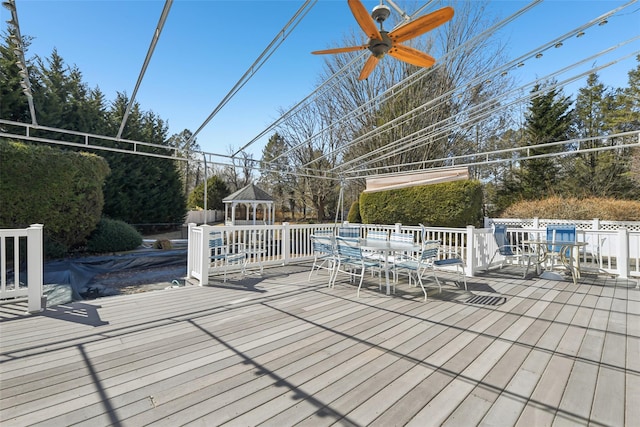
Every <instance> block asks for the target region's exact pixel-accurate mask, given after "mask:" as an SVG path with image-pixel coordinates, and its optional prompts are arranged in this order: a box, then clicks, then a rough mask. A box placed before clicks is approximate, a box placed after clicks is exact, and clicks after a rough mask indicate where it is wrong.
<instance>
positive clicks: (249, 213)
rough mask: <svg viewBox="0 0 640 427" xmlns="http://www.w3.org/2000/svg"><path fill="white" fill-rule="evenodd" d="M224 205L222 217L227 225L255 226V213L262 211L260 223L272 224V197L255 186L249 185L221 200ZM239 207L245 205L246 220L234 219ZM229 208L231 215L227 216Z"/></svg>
mask: <svg viewBox="0 0 640 427" xmlns="http://www.w3.org/2000/svg"><path fill="white" fill-rule="evenodd" d="M222 202H223V203H224V217H225V223H226V224H227V225H248V224H251V225H255V224H256V222H257V218H256V217H257V213H258V212H259V211H260V210H261V209H262V212H263V217H262V221H263V222H264V223H265V224H273V219H274V215H275V212H274V207H273V197H271V196H270V195H269V194H267V192H266V191H264V190H263V189H261V188H259V187H257V186H256V185H255V184H249V185H247V186H246V187H244V188H241V189H240V190H238V191H236V192H235V193H233V194H230V195H229V196H227V197H225V198H224V199H222ZM239 205H245V207H246V218H245V219H240V220H239V219H236V208H237V207H238V206H239ZM229 206H231V214H229Z"/></svg>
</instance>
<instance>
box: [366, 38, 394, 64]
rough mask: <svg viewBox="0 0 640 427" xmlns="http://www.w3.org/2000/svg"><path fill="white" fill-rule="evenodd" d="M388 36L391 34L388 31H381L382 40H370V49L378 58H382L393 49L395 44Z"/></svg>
mask: <svg viewBox="0 0 640 427" xmlns="http://www.w3.org/2000/svg"><path fill="white" fill-rule="evenodd" d="M388 34H389V33H388V32H387V31H380V35H381V36H382V40H378V39H369V46H368V49H369V50H370V51H371V53H372V54H373V56H375V57H376V58H382V57H383V56H384V55H385V54H386V53H387V52H389V49H391V46H392V45H393V42H392V41H391V38H390V37H389V35H388Z"/></svg>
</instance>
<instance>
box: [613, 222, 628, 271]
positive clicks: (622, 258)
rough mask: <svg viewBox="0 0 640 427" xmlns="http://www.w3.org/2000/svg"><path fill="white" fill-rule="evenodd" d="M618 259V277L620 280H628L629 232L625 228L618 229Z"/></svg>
mask: <svg viewBox="0 0 640 427" xmlns="http://www.w3.org/2000/svg"><path fill="white" fill-rule="evenodd" d="M618 241H619V243H618V259H617V260H616V267H617V269H618V276H619V277H620V278H621V279H628V278H629V230H627V229H626V228H620V229H618Z"/></svg>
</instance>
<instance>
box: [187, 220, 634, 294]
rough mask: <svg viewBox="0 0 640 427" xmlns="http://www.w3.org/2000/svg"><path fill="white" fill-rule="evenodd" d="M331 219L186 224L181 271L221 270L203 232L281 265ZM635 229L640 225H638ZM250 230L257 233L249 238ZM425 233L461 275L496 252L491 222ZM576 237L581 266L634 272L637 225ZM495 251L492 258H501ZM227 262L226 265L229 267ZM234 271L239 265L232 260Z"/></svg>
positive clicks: (537, 232) (520, 231)
mask: <svg viewBox="0 0 640 427" xmlns="http://www.w3.org/2000/svg"><path fill="white" fill-rule="evenodd" d="M352 225H357V226H359V227H360V235H361V237H364V236H366V233H367V231H368V230H387V231H390V230H397V231H402V232H409V233H412V234H414V236H415V240H416V241H420V239H421V231H422V230H421V228H420V227H416V226H403V225H401V224H394V225H385V224H363V225H360V224H352ZM335 227H336V225H335V224H289V223H284V224H282V225H266V226H265V225H260V226H251V225H243V226H205V225H203V226H196V225H195V224H190V225H189V255H188V259H189V261H188V266H187V276H188V278H195V279H197V280H198V281H199V282H200V284H203V285H204V284H207V283H208V280H209V276H210V275H217V274H221V273H222V269H221V268H220V266H219V265H216V264H211V263H210V260H209V255H210V254H209V245H208V236H209V232H210V231H211V230H213V229H215V230H216V231H223V232H224V233H225V236H226V239H225V241H226V242H227V245H228V246H229V248H232V247H235V246H236V245H237V243H243V244H244V245H245V247H246V249H247V251H248V252H249V254H250V255H249V257H248V262H247V266H246V269H247V270H248V271H249V272H250V271H252V270H255V269H258V268H262V267H264V266H269V265H284V264H288V263H291V262H299V261H307V260H311V259H312V257H313V252H312V248H311V238H310V236H311V234H313V233H314V232H315V231H316V230H321V229H329V230H333V229H334V228H335ZM638 229H639V230H640V227H639V228H638ZM256 233H258V235H260V236H261V238H260V239H255V238H253V237H252V236H255V235H256ZM507 233H508V235H509V236H510V239H512V241H514V242H522V241H524V240H528V239H532V238H535V237H537V236H545V235H546V229H545V228H544V227H541V228H522V227H520V226H514V227H512V228H508V230H507ZM426 239H428V240H440V241H441V242H442V246H443V250H442V251H441V252H442V254H448V253H458V254H459V255H460V256H461V257H462V258H463V259H464V261H465V263H466V266H467V268H466V273H467V276H469V277H472V276H473V275H474V274H475V273H477V272H480V271H484V270H486V269H487V267H489V265H488V264H489V261H490V260H491V257H492V256H493V254H494V253H495V252H496V249H497V245H496V242H495V239H494V238H493V234H492V230H491V228H481V229H477V228H475V227H472V226H468V227H466V228H446V227H427V228H426ZM578 240H581V241H586V242H588V245H587V246H586V247H585V248H584V250H583V251H581V253H580V259H581V266H582V268H583V269H584V270H585V271H593V272H597V273H602V274H611V275H617V276H619V277H621V278H629V277H640V231H629V230H628V229H627V228H620V229H618V230H611V229H608V230H599V229H588V230H579V231H578ZM501 260H502V259H501V256H500V255H497V256H496V257H495V260H494V261H495V262H496V263H497V262H499V261H501ZM233 269H234V266H230V267H229V270H228V271H233ZM235 269H236V271H239V269H240V266H235Z"/></svg>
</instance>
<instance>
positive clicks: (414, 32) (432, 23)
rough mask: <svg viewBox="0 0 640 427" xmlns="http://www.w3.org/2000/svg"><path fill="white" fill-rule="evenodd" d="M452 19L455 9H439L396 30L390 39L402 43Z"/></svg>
mask: <svg viewBox="0 0 640 427" xmlns="http://www.w3.org/2000/svg"><path fill="white" fill-rule="evenodd" d="M451 18H453V8H452V7H449V6H447V7H443V8H442V9H438V10H436V11H435V12H432V13H430V14H428V15H424V16H421V17H420V18H418V19H416V20H414V21H411V22H408V23H406V24H404V25H403V26H402V27H400V28H396V29H395V30H393V31H391V32H390V33H389V37H390V38H391V40H392V41H393V42H394V43H401V42H403V41H405V40H409V39H412V38H414V37H418V36H419V35H421V34H424V33H426V32H427V31H430V30H433V29H434V28H436V27H439V26H440V25H442V24H444V23H445V22H447V21H449V20H450V19H451Z"/></svg>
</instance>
